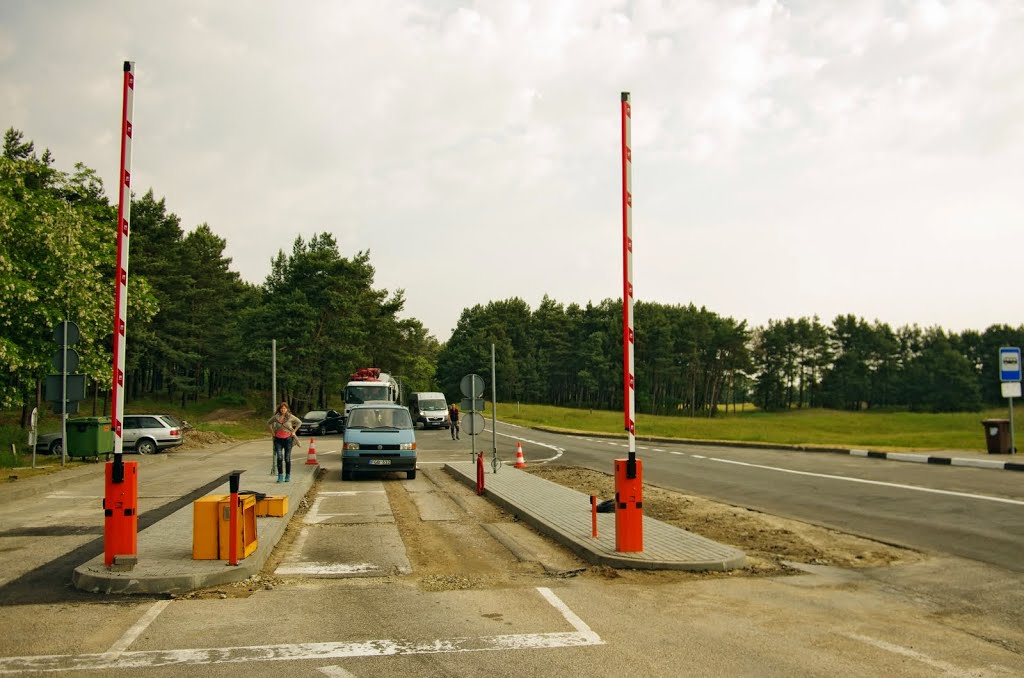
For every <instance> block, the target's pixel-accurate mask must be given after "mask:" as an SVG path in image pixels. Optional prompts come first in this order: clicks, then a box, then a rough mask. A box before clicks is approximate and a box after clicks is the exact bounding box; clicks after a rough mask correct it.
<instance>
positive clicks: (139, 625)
mask: <svg viewBox="0 0 1024 678" xmlns="http://www.w3.org/2000/svg"><path fill="white" fill-rule="evenodd" d="M170 604H171V601H170V600H158V601H156V602H155V603H153V606H152V607H150V608H149V609H148V610H146V614H144V615H142V618H141V619H139V621H137V622H135V623H134V624H132V627H131V628H130V629H128V630H127V631H125V632H124V635H123V636H121V637H120V638H119V639H118V641H117V642H116V643H114V644H113V645H111V646H110V649H109V650H107V654H121V653H122V652H124V651H125V650H127V649H128V648H129V647H130V646H131V644H132V643H134V642H135V640H136V639H137V638H138V637H139V636H140V635H142V632H143V631H145V630H146V629H147V628H149V625H150V624H152V623H153V620H154V619H156V618H157V617H158V616H159V615H160V613H161V612H163V611H164V608H165V607H167V606H168V605H170Z"/></svg>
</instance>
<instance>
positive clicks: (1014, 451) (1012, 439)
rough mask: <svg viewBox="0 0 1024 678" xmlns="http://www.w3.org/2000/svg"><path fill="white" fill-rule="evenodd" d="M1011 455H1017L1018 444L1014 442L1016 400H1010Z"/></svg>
mask: <svg viewBox="0 0 1024 678" xmlns="http://www.w3.org/2000/svg"><path fill="white" fill-rule="evenodd" d="M1010 454H1012V455H1016V454H1017V443H1016V442H1014V398H1012V397H1011V398H1010Z"/></svg>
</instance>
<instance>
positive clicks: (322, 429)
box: [297, 410, 345, 436]
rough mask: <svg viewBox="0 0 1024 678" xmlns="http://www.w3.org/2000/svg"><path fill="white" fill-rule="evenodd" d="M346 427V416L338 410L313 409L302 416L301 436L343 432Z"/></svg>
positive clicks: (299, 432) (299, 431)
mask: <svg viewBox="0 0 1024 678" xmlns="http://www.w3.org/2000/svg"><path fill="white" fill-rule="evenodd" d="M344 428H345V417H344V416H343V415H342V414H341V413H340V412H338V411H337V410H311V411H309V412H306V414H305V415H304V416H303V417H302V426H300V427H299V430H298V431H297V433H298V434H299V435H300V436H322V435H327V434H328V433H341V432H342V430H344Z"/></svg>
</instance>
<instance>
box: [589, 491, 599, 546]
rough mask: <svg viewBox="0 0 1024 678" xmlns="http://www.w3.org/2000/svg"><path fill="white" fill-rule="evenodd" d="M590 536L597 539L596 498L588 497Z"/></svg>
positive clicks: (593, 496)
mask: <svg viewBox="0 0 1024 678" xmlns="http://www.w3.org/2000/svg"><path fill="white" fill-rule="evenodd" d="M590 536H591V537H593V538H594V539H597V497H596V496H595V495H593V494H592V495H590Z"/></svg>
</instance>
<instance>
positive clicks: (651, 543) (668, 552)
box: [444, 463, 746, 572]
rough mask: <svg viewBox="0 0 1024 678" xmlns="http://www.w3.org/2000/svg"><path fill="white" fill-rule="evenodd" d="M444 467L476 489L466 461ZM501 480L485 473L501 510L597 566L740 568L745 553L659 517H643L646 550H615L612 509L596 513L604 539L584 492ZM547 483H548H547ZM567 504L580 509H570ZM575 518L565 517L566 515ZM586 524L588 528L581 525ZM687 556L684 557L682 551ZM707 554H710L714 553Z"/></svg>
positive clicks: (537, 481) (538, 481)
mask: <svg viewBox="0 0 1024 678" xmlns="http://www.w3.org/2000/svg"><path fill="white" fill-rule="evenodd" d="M444 470H445V471H446V472H447V473H448V474H449V475H450V476H452V477H453V478H455V479H456V480H459V481H461V482H463V483H464V484H466V485H468V486H469V487H473V488H475V487H476V477H475V469H474V468H473V465H472V464H470V463H448V464H445V466H444ZM510 471H511V470H508V471H506V472H505V473H506V475H505V476H503V478H502V480H501V482H499V481H498V479H497V478H495V476H493V475H488V476H487V480H488V482H489V483H490V486H489V487H488V488H487V489H486V490H485V492H484V496H485V497H486V498H487V499H489V500H490V501H491V502H493V503H495V504H497V505H498V506H500V507H501V508H502V509H504V510H505V511H507V512H509V513H511V514H512V515H515V516H517V517H518V518H519V519H520V520H522V521H523V522H525V523H527V524H528V525H530V526H531V527H533V528H534V529H536V530H537V531H539V532H541V533H542V534H544V535H546V536H547V537H549V538H551V539H553V540H555V541H557V542H559V543H560V544H562V545H563V546H565V547H566V548H568V549H569V550H570V551H572V552H573V553H575V554H576V555H578V556H579V557H580V558H582V559H583V560H585V561H587V562H589V563H592V564H595V565H607V566H609V567H615V568H622V569H631V570H689V571H719V572H721V571H727V570H735V569H740V568H743V567H744V566H745V565H746V555H745V554H744V553H743V552H742V551H740V550H738V549H735V548H733V547H731V546H726V545H724V544H719V543H718V542H715V541H713V540H710V539H707V538H706V537H702V536H700V535H697V534H694V533H692V532H689V531H687V530H684V529H683V528H681V527H675V526H673V525H669V524H668V523H665V522H662V521H660V520H655V519H653V518H649V517H647V516H644V517H643V525H644V527H643V530H644V533H645V535H646V537H645V549H644V551H643V552H641V553H638V554H630V553H623V552H619V551H616V550H615V547H614V539H613V538H612V537H611V535H614V534H615V525H614V521H615V516H614V514H610V513H602V514H599V515H598V525H599V532H600V533H601V534H602V537H600V538H599V539H592V538H589V536H588V537H586V538H585V537H583V536H582V535H583V534H588V535H589V527H586V526H589V521H590V515H589V511H587V510H586V509H584V508H582V507H584V506H586V505H587V504H588V503H589V498H588V497H587V496H586V495H584V494H583V493H582V492H578V491H576V490H573V489H571V488H568V487H563V486H561V485H558V484H557V483H553V482H551V481H550V480H546V479H544V478H538V477H536V476H532V475H529V474H527V473H526V472H525V471H516V473H522V474H523V475H524V476H525V479H524V482H516V483H513V484H510V485H509V486H508V487H501V485H503V484H504V482H505V481H507V480H508V475H507V474H508V473H509V472H510ZM549 486H550V487H549ZM527 495H533V496H534V497H535V498H536V497H537V496H543V497H544V498H545V499H544V501H543V502H541V503H537V502H536V501H533V502H531V501H530V500H529V499H528V498H527ZM570 506H578V507H581V508H580V510H579V511H575V512H572V511H570V510H569V507H570ZM570 513H571V514H572V515H573V516H576V517H578V518H579V519H577V520H572V519H567V516H568V515H569V514H570ZM584 524H586V526H585V525H584ZM684 554H685V555H684ZM711 554H714V555H713V556H712V557H707V556H710V555H711Z"/></svg>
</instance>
